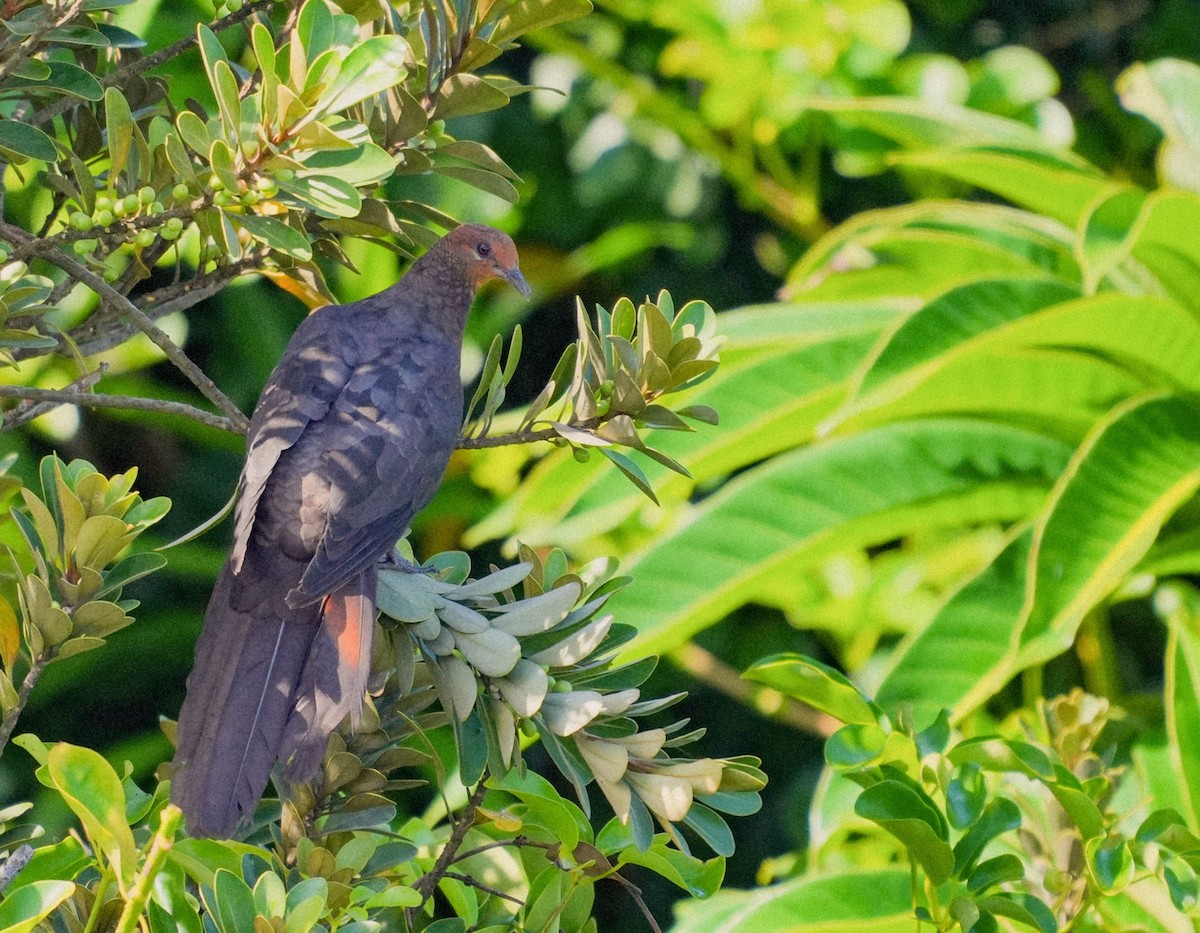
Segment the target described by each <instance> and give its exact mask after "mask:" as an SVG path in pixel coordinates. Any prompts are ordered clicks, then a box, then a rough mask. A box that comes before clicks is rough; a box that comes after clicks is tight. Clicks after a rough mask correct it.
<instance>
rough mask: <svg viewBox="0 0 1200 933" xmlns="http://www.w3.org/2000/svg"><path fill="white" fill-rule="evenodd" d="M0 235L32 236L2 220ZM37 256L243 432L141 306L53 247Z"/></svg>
mask: <svg viewBox="0 0 1200 933" xmlns="http://www.w3.org/2000/svg"><path fill="white" fill-rule="evenodd" d="M0 237H3V238H4V239H6V240H8V241H9V242H10V243H16V244H21V245H27V244H28V243H29V242H30V241H31V240H34V239H35V238H34V237H33V236H31V235H30V234H29V233H27V232H25V231H24V230H22V229H21V228H20V227H15V226H13V225H12V224H8V223H3V222H0ZM38 255H40V256H41V257H42V258H43V259H45V260H46V261H47V262H50V263H53V264H54V265H56V266H58V267H59V268H60V269H62V270H63V271H64V272H66V273H67V274H68V275H70V276H71V277H73V278H74V279H75V280H76V281H79V282H82V283H83V284H84V285H86V286H88V288H90V289H92V291H94V292H95V293H96V294H97V295H99V296H100V299H101V300H102V301H104V302H106V303H107V304H108V305H109V306H110V307H111V308H113V309H114V310H115V311H117V312H118V313H119V314H121V315H122V316H124V317H128V318H129V319H130V320H131V321H132V322H133V324H134V325H135V326H136V327H137V329H138V330H140V331H141V332H142V333H144V334H145V335H146V336H147V337H149V338H150V340H151V341H152V342H153V343H154V344H155V345H156V346H157V347H158V348H159V349H160V350H162V351H163V353H165V354H166V355H167V359H169V360H170V361H171V362H172V363H174V364H175V366H176V367H177V368H178V369H179V371H180V372H182V373H183V374H184V375H185V376H187V378H188V379H189V380H191V382H192V384H193V385H194V386H195V387H196V388H197V389H199V390H200V391H201V392H202V393H203V394H204V397H205V398H207V399H208V400H209V401H210V402H212V403H213V404H214V405H216V406H217V408H219V409H220V410H221V411H222V412H224V413H225V415H226V417H227V418H229V419H230V421H232V422H233V423H234V424H235V425H237V426H238V429H239V430H241V431H242V432H243V433H244V432H245V431H246V429H247V428H248V427H249V425H250V422H249V419H247V418H246V416H245V415H244V414H242V412H241V410H240V409H239V408H238V407H237V406H236V405H235V404H234V403H233V400H232V399H230V398H229V396H227V395H226V394H225V393H224V392H222V391H221V390H220V389H218V388H217V386H216V383H214V382H213V381H212V380H211V379H210V378H209V377H208V376H207V375H206V374H205V373H204V371H203V370H202V369H200V367H199V366H197V365H196V364H195V363H193V362H192V361H191V359H190V358H189V357H188V356H187V354H186V353H184V352H183V350H181V349H180V348H179V347H178V346H177V345H176V344H175V342H174V341H173V340H171V338H170V337H169V336H167V333H166V332H165V331H164V330H163V329H162V328H161V327H159V326H158V325H157V324H155V323H154V321H152V320H151V319H150V318H149V317H148V316H147V315H146V313H145V312H144V311H142V309H141V308H139V307H138V306H137V305H135V304H134V303H133V302H132V301H130V300H129V298H128V296H126V295H123V294H121V293H120V292H119V291H117V290H116V289H115V288H113V287H112V286H111V285H109V284H108V283H107V282H105V281H104V279H102V278H100V276H98V275H96V274H95V273H93V272H92V271H91V270H89V269H88V268H87V267H86V266H84V265H83V264H81V263H79V262H76V261H75V260H74V259H71V258H70V257H69V256H67V255H65V254H64V253H62V252H61V251H59V250H57V249H53V248H52V249H50V250H48V251H47V252H45V253H42V252H41V251H38Z"/></svg>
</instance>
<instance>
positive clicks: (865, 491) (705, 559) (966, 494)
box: [610, 419, 1066, 652]
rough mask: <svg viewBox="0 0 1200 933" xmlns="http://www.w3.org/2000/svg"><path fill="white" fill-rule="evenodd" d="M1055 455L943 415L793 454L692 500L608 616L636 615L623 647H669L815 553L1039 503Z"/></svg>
mask: <svg viewBox="0 0 1200 933" xmlns="http://www.w3.org/2000/svg"><path fill="white" fill-rule="evenodd" d="M1065 454H1066V450H1065V448H1064V447H1063V446H1062V445H1061V444H1060V443H1059V442H1057V441H1054V440H1051V439H1049V438H1046V437H1044V436H1041V435H1038V434H1035V433H1033V432H1027V431H1023V430H1020V429H1016V428H1011V427H1003V426H998V425H992V424H984V423H980V422H971V421H967V420H954V419H928V420H925V421H913V422H907V423H901V424H895V425H886V426H884V427H881V428H877V429H874V430H871V431H866V432H863V433H861V434H856V435H853V436H849V437H839V438H835V439H832V440H830V441H828V442H826V443H823V444H816V445H813V446H810V447H805V448H801V449H799V450H796V451H794V452H792V453H789V454H786V455H783V456H779V457H775V458H774V459H772V460H771V461H769V462H768V463H766V464H764V465H763V466H760V467H755V468H753V469H750V470H746V471H745V472H743V473H741V474H740V475H739V476H737V477H736V478H735V479H733V480H731V481H729V482H728V483H726V484H725V486H724V487H723V488H722V489H721V490H720V491H719V492H717V493H715V494H714V495H712V496H709V497H708V498H707V499H705V500H703V502H701V503H700V505H699V506H697V507H696V508H695V511H694V517H693V518H692V520H691V521H690V522H688V523H687V524H685V525H683V526H682V527H680V528H678V529H677V530H675V531H673V532H671V533H669V534H665V535H663V536H661V537H660V538H659V539H658V540H657V541H656V542H655V543H654V545H653V546H652V547H651V548H649V549H648V550H647V551H646V552H645V553H644V554H643V555H642V556H641V557H640V558H639V559H638V560H636V561H635V562H634V563H633V564H631V565H629V566H628V568H627V569H629V570H631V571H632V572H633V575H634V577H635V579H636V580H637V584H636V585H635V586H632V587H629V588H627V589H626V590H623V591H622V592H621V593H618V594H617V595H616V596H614V597H613V602H612V603H611V604H610V608H612V609H613V611H614V612H616V613H617V614H618V615H621V616H623V617H629V618H636V619H638V628H639V635H638V638H637V639H635V640H634V642H633V643H632V644H633V646H634V650H637V651H639V652H647V651H649V652H661V651H664V650H668V649H669V648H671V647H673V646H675V645H678V644H681V643H682V642H684V641H685V640H687V639H688V638H690V637H691V636H692V635H694V634H695V633H696V632H698V631H700V630H701V629H703V628H704V627H705V626H707V625H709V624H711V623H712V622H713V621H715V620H716V619H719V618H721V617H722V616H723V615H724V614H725V613H727V612H729V611H730V610H732V609H734V608H736V607H738V606H740V605H742V604H744V603H746V602H749V601H751V600H763V599H765V598H766V596H767V593H768V592H770V591H772V590H774V588H775V585H776V584H777V582H778V581H780V580H785V579H788V578H790V577H792V576H794V575H795V574H796V573H797V572H799V569H800V568H802V567H805V566H808V565H810V564H811V563H813V562H814V561H816V560H817V559H818V557H819V556H820V555H822V554H828V553H831V552H834V551H837V550H842V551H844V550H847V549H850V548H854V547H861V546H871V545H874V544H881V543H883V542H886V541H891V540H893V539H895V538H897V537H900V536H902V535H903V534H905V532H906V530H908V529H915V528H928V527H929V526H930V525H931V524H937V523H942V522H945V523H952V524H962V523H964V522H968V521H996V520H1005V519H1008V520H1011V519H1013V518H1017V517H1020V516H1022V515H1023V514H1024V513H1026V512H1028V511H1030V510H1031V509H1032V508H1034V507H1036V505H1037V504H1040V502H1041V500H1042V492H1041V488H1040V487H1042V486H1043V485H1044V484H1047V483H1048V482H1049V481H1050V479H1051V478H1052V477H1054V476H1056V475H1058V473H1059V471H1060V470H1061V468H1062V465H1063V463H1064V462H1065Z"/></svg>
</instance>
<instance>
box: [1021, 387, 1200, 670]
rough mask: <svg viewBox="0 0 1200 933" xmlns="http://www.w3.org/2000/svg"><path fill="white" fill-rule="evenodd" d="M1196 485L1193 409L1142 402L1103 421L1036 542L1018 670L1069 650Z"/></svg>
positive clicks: (1172, 401) (1199, 441) (1199, 482)
mask: <svg viewBox="0 0 1200 933" xmlns="http://www.w3.org/2000/svg"><path fill="white" fill-rule="evenodd" d="M1197 488H1200V422H1198V420H1197V418H1196V409H1195V406H1194V405H1193V404H1191V403H1190V402H1187V401H1184V400H1183V399H1180V398H1175V397H1171V396H1167V397H1152V398H1149V399H1136V400H1134V401H1133V402H1130V403H1128V404H1126V405H1123V406H1121V407H1119V408H1117V409H1116V410H1115V411H1114V412H1113V414H1112V415H1111V416H1110V417H1109V418H1107V419H1105V420H1104V421H1102V422H1101V423H1099V424H1098V425H1097V426H1096V429H1095V430H1094V431H1093V433H1092V435H1091V436H1090V437H1089V438H1088V439H1087V440H1085V441H1084V443H1083V444H1082V446H1081V447H1080V449H1079V450H1078V451H1077V452H1076V454H1075V455H1074V456H1073V457H1072V459H1071V463H1070V464H1069V465H1068V467H1067V469H1066V470H1065V471H1064V473H1063V475H1062V477H1061V478H1060V479H1059V481H1058V483H1057V485H1056V488H1055V490H1054V492H1053V493H1052V495H1051V506H1050V510H1049V514H1048V516H1047V517H1046V519H1045V520H1044V522H1043V523H1042V524H1041V526H1040V527H1039V528H1038V530H1037V534H1036V536H1035V541H1034V550H1033V553H1032V555H1031V557H1030V560H1031V566H1032V568H1033V594H1032V597H1033V598H1032V600H1031V601H1030V603H1029V608H1028V611H1027V614H1026V619H1025V623H1024V628H1023V630H1022V632H1021V646H1020V651H1019V654H1018V658H1017V661H1016V663H1017V665H1018V667H1025V666H1028V665H1030V664H1035V663H1039V662H1041V661H1044V660H1047V659H1048V658H1050V657H1053V656H1054V655H1056V654H1058V653H1059V652H1061V651H1063V650H1065V649H1066V648H1067V647H1068V646H1069V645H1070V644H1071V642H1072V641H1073V640H1074V636H1075V631H1076V629H1077V628H1078V626H1079V623H1080V622H1081V621H1082V620H1083V617H1084V615H1085V614H1086V613H1087V612H1089V611H1090V610H1091V609H1092V608H1093V607H1094V606H1095V605H1097V604H1098V603H1099V602H1100V601H1101V600H1103V599H1104V598H1105V597H1106V596H1107V595H1108V594H1109V593H1110V592H1112V590H1114V589H1115V588H1116V587H1117V586H1118V585H1119V584H1120V583H1121V581H1122V580H1123V579H1124V577H1125V574H1126V573H1127V572H1128V571H1129V570H1130V569H1131V568H1132V567H1134V566H1135V565H1136V564H1137V562H1138V561H1139V560H1140V559H1141V558H1142V557H1143V556H1144V555H1145V553H1146V551H1147V550H1148V549H1149V547H1150V545H1151V544H1153V543H1154V539H1155V538H1156V537H1157V535H1158V533H1159V530H1160V529H1161V528H1162V525H1163V523H1164V522H1165V521H1166V520H1167V519H1168V518H1169V517H1170V516H1171V515H1172V514H1173V513H1174V512H1175V510H1176V509H1177V508H1179V506H1180V505H1182V504H1183V503H1184V502H1186V501H1187V500H1188V499H1190V498H1191V497H1192V495H1193V494H1194V493H1195V492H1196V490H1197Z"/></svg>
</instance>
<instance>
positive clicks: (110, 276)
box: [102, 269, 121, 283]
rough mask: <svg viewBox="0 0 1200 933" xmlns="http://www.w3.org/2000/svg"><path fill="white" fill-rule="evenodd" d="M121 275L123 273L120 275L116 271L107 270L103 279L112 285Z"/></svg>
mask: <svg viewBox="0 0 1200 933" xmlns="http://www.w3.org/2000/svg"><path fill="white" fill-rule="evenodd" d="M120 274H121V273H119V272H118V271H117V270H116V269H105V270H104V272H103V274H102V278H103V279H104V281H106V282H109V283H112V282H115V281H116V280H117V276H119V275H120Z"/></svg>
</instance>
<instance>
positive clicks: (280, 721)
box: [171, 566, 376, 837]
mask: <svg viewBox="0 0 1200 933" xmlns="http://www.w3.org/2000/svg"><path fill="white" fill-rule="evenodd" d="M375 578H376V574H375V570H374V567H372V568H370V569H369V570H367V571H364V572H363V573H362V574H360V575H359V576H357V577H355V578H353V579H352V580H351V581H349V582H348V583H347V584H345V585H344V586H343V587H341V588H340V589H339V590H338V591H337V592H335V593H334V594H332V595H331V596H329V597H327V598H326V599H324V600H322V601H319V602H315V603H313V604H311V605H308V606H301V607H298V608H295V609H292V608H289V607H288V606H287V605H286V604H285V603H284V600H283V597H282V595H275V594H274V593H263V592H262V591H261V590H260V593H259V596H260V598H258V599H253V600H249V601H247V600H246V599H245V597H242V598H240V599H239V598H235V597H234V594H233V588H234V578H233V574H232V571H231V570H230V568H229V567H228V566H226V567H225V569H224V570H222V571H221V575H220V576H219V577H218V578H217V583H216V587H215V588H214V590H213V596H212V599H211V600H210V602H209V606H208V611H207V613H206V614H205V618H204V630H203V632H202V633H201V635H200V638H199V640H198V641H197V642H196V662H195V667H194V668H193V670H192V673H191V675H190V676H189V677H188V682H187V697H186V699H185V700H184V703H183V708H182V709H181V710H180V713H179V730H178V742H179V747H178V750H177V751H176V755H175V763H176V771H175V777H174V779H173V782H172V790H171V798H172V800H174V802H175V803H176V804H178V805H179V807H180V808H181V809H182V810H183V812H184V815H185V817H186V818H187V826H188V831H189V833H190V834H191V835H193V836H220V837H228V836H229V835H231V834H232V833H233V831H234V829H235V828H236V826H237V824H238V822H239V821H240V820H241V819H242V818H243V817H244V816H246V815H248V814H250V813H252V812H253V810H254V808H255V806H256V805H257V804H258V801H259V799H260V798H261V797H262V794H263V790H264V789H265V788H266V786H267V780H268V778H269V777H270V773H271V768H272V766H273V765H275V763H276V762H277V761H278V762H279V763H281V764H283V765H285V774H286V776H287V779H288V780H289V781H302V780H306V779H308V778H309V777H311V776H312V775H313V774H315V773H316V771H317V770H318V768H319V767H320V765H321V760H322V758H323V757H324V753H325V746H326V743H327V741H328V739H329V734H330V732H332V731H333V729H334V728H335V727H336V726H337V724H338V723H339V722H340V721H341V720H342V719H343V717H345V716H346V715H347V714H350V715H351V716H352V717H353V718H355V719H357V717H358V716H359V715H360V714H361V711H362V699H363V694H364V692H365V690H366V684H367V678H368V676H369V675H370V668H371V644H372V638H373V635H374V626H375V607H374V594H375ZM276 585H277V586H278V584H276ZM242 603H246V605H242Z"/></svg>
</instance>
